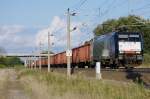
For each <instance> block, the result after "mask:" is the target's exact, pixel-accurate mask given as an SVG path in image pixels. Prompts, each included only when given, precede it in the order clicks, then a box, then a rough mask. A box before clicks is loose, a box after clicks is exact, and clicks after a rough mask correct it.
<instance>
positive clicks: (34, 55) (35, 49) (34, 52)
mask: <svg viewBox="0 0 150 99" xmlns="http://www.w3.org/2000/svg"><path fill="white" fill-rule="evenodd" d="M34 69H36V48H35V52H34Z"/></svg>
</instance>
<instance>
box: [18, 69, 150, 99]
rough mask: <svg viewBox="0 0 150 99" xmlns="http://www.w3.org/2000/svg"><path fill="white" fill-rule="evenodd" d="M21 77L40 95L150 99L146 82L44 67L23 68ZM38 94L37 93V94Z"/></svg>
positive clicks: (70, 98) (49, 97)
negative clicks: (90, 76) (70, 73)
mask: <svg viewBox="0 0 150 99" xmlns="http://www.w3.org/2000/svg"><path fill="white" fill-rule="evenodd" d="M18 77H19V79H21V81H22V82H23V83H24V85H25V86H26V88H27V90H28V91H29V92H30V93H32V95H33V96H34V97H36V98H37V99H40V98H43V99H149V97H150V90H147V89H145V88H144V87H143V86H142V85H137V84H133V83H130V84H128V83H121V82H117V81H105V80H100V81H99V80H95V79H91V80H89V79H88V80H87V79H83V78H82V77H71V78H70V79H68V78H67V77H66V76H65V75H60V74H56V73H47V72H43V71H33V70H26V69H24V70H20V72H19V76H18ZM35 94H36V95H35Z"/></svg>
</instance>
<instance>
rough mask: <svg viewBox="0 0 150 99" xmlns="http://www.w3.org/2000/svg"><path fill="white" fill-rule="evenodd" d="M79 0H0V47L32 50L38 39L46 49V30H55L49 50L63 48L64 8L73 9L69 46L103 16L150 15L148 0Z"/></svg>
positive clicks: (86, 37)
mask: <svg viewBox="0 0 150 99" xmlns="http://www.w3.org/2000/svg"><path fill="white" fill-rule="evenodd" d="M82 2H84V0H0V34H1V37H0V47H3V48H5V49H6V51H7V52H8V53H9V52H32V51H33V50H35V47H38V42H39V41H40V40H41V42H43V44H44V47H43V48H44V49H46V47H47V46H46V45H47V42H46V41H47V40H46V38H47V35H46V34H47V32H48V31H50V32H56V31H57V33H55V37H52V41H53V42H54V46H53V50H54V51H62V50H65V47H66V45H65V44H66V43H65V42H66V41H65V40H66V39H65V35H66V29H65V28H66V16H65V12H66V10H67V8H70V9H71V11H72V12H75V13H77V15H76V16H74V17H71V21H72V27H74V26H77V27H78V30H77V31H74V32H73V33H72V39H73V40H72V47H75V46H78V45H81V44H82V43H83V42H84V41H85V40H89V39H90V38H92V30H93V28H94V27H95V26H96V25H97V24H99V23H102V22H103V21H105V20H107V19H111V18H118V17H120V16H127V15H128V14H135V15H139V16H141V17H144V18H149V17H150V13H149V12H150V0H86V2H85V3H84V4H83V5H82ZM80 5H82V6H81V7H80ZM99 9H100V10H99ZM6 45H7V46H6Z"/></svg>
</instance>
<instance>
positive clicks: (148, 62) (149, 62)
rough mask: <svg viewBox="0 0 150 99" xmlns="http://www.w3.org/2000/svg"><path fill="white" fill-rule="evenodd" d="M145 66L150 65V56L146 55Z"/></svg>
mask: <svg viewBox="0 0 150 99" xmlns="http://www.w3.org/2000/svg"><path fill="white" fill-rule="evenodd" d="M144 64H145V65H148V64H150V54H144Z"/></svg>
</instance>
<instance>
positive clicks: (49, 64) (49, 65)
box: [48, 32, 51, 72]
mask: <svg viewBox="0 0 150 99" xmlns="http://www.w3.org/2000/svg"><path fill="white" fill-rule="evenodd" d="M50 36H51V35H50V33H49V32H48V72H50V67H51V63H50V46H51V45H50Z"/></svg>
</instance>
